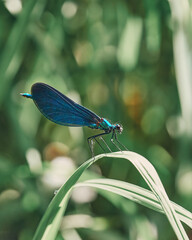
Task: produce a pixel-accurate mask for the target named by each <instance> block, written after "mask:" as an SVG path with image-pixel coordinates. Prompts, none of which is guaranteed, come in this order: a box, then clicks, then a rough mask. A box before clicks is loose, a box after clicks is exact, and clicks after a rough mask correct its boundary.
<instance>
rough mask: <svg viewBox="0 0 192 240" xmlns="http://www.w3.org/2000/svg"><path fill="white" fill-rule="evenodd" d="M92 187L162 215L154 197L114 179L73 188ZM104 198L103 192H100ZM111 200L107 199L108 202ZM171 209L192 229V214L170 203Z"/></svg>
mask: <svg viewBox="0 0 192 240" xmlns="http://www.w3.org/2000/svg"><path fill="white" fill-rule="evenodd" d="M84 186H88V187H93V188H97V189H102V190H106V191H109V192H112V193H115V194H117V195H119V196H122V197H125V198H127V199H130V200H132V201H134V202H137V203H139V204H141V205H143V206H146V207H148V208H151V209H153V210H155V211H158V212H161V213H164V211H163V209H162V206H161V204H160V203H159V201H158V200H157V198H156V197H155V195H154V194H153V193H152V192H151V191H149V190H147V189H144V188H142V187H139V186H136V185H134V184H131V183H127V182H123V181H119V180H114V179H105V178H101V179H91V180H88V181H85V182H82V183H77V184H76V185H75V187H84ZM102 193H103V195H104V197H105V196H106V195H105V194H104V191H102ZM110 200H111V198H110V199H109V201H110ZM171 203H172V205H173V208H174V209H175V211H176V212H177V214H178V216H179V219H180V220H181V221H182V222H184V223H185V224H187V225H188V226H189V227H190V228H191V229H192V213H191V212H189V211H187V210H186V209H184V208H183V207H181V206H179V205H178V204H176V203H174V202H171Z"/></svg>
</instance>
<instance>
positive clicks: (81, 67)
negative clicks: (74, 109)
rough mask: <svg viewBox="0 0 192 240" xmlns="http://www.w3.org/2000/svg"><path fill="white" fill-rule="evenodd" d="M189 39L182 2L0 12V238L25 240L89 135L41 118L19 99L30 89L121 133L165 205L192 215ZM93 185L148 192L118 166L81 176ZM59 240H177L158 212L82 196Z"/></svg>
mask: <svg viewBox="0 0 192 240" xmlns="http://www.w3.org/2000/svg"><path fill="white" fill-rule="evenodd" d="M191 40H192V33H191V7H190V2H188V1H187V0H185V1H174V0H172V1H170V2H168V1H166V0H163V1H160V0H156V1H154V0H143V1H133V0H130V1H126V0H118V1H116V0H110V1H109V0H104V1H103V0H89V1H87V0H81V1H75V0H74V1H63V0H62V1H61V0H59V1H53V0H40V1H37V0H28V1H20V0H5V1H1V2H0V136H1V138H0V239H4V240H9V239H11V240H12V239H13V240H14V239H19V240H28V239H32V237H33V235H34V232H35V230H36V228H37V226H38V223H39V221H40V219H41V217H42V216H43V214H44V212H45V210H46V208H47V206H48V204H49V202H50V201H51V199H52V198H53V196H54V191H55V190H56V189H58V187H59V186H61V184H63V183H64V182H65V181H66V179H67V178H68V177H69V176H70V175H71V174H72V173H73V171H74V170H75V169H76V168H77V166H78V165H80V164H81V163H83V162H84V161H86V160H87V159H89V158H90V156H91V154H90V151H89V148H88V145H87V140H86V139H87V138H88V137H89V136H91V135H94V134H96V133H97V131H94V130H92V129H88V128H68V127H63V126H59V125H56V124H54V123H51V122H50V121H48V120H47V119H45V118H44V117H43V116H42V115H41V114H40V112H39V111H38V110H37V108H36V107H35V105H34V103H33V102H32V101H31V100H29V99H24V98H22V97H21V96H20V95H19V93H20V92H30V88H31V86H32V84H34V83H35V82H44V83H47V84H49V85H51V86H53V87H55V88H57V89H58V90H60V91H61V92H63V93H64V94H66V95H67V96H69V97H70V98H72V99H73V100H75V101H76V102H78V103H80V104H82V105H84V106H86V107H87V108H89V109H91V110H92V111H94V112H96V113H97V114H98V115H99V116H101V117H105V118H107V119H109V120H111V122H112V123H116V122H118V123H120V124H122V125H123V127H124V131H123V133H122V134H121V135H120V136H119V139H120V141H121V142H122V143H123V144H124V145H126V146H127V148H128V149H129V150H131V151H135V152H137V153H139V154H141V155H143V156H145V157H146V158H148V159H149V160H150V161H151V163H152V164H153V165H154V167H155V168H156V170H157V172H158V174H159V176H160V178H161V180H162V182H163V184H164V186H165V189H166V191H167V193H168V196H169V197H170V199H171V200H172V201H174V202H176V203H178V204H180V205H181V206H183V207H185V208H186V209H188V210H190V211H192V159H191V156H192V155H191V146H192V144H191V143H192V142H191V140H192V121H191V120H192V107H191V103H192V94H191V92H192V73H191V69H192V60H191V46H192V45H191V43H192V41H191ZM105 139H106V141H107V142H108V144H109V145H110V147H111V148H112V149H113V150H114V151H116V149H115V148H114V147H113V146H111V144H110V136H108V137H106V138H105ZM94 148H95V154H99V153H102V149H100V148H99V147H98V146H97V145H96V144H95V146H94ZM100 175H102V176H105V177H108V178H115V179H120V180H123V181H128V182H131V183H134V184H138V185H140V186H142V187H146V185H145V184H144V183H143V180H142V179H141V177H140V176H139V174H138V173H137V171H136V170H135V169H134V168H133V166H131V165H129V164H127V162H126V161H123V160H119V162H117V161H113V160H111V159H103V160H101V161H100V162H99V163H97V164H95V166H94V167H92V168H91V169H90V170H89V171H88V172H87V176H89V177H93V176H94V177H95V176H96V177H97V176H100ZM84 177H85V178H86V176H84ZM105 195H107V194H106V193H105ZM114 199H116V200H115V202H116V205H115V204H114ZM186 230H187V232H188V234H189V236H191V238H192V232H191V231H190V230H189V229H187V228H186ZM57 239H67V240H68V239H69V240H70V239H73V240H76V239H93V240H96V239H101V240H102V239H112V240H113V239H120V240H121V239H122V240H123V239H131V240H134V239H144V240H145V239H147V240H149V239H164V240H166V239H168V240H170V239H176V237H175V235H174V233H173V230H172V229H171V227H170V224H169V223H168V221H167V219H166V217H165V216H163V215H161V214H160V213H156V212H154V211H152V210H149V209H147V208H145V207H142V206H139V205H138V204H135V203H133V202H131V201H128V200H125V199H122V198H118V197H116V196H114V195H107V197H105V196H103V195H99V194H97V193H96V192H95V191H94V190H93V189H89V188H82V189H79V190H78V189H77V190H75V191H74V193H73V195H72V199H71V201H70V204H69V206H68V208H67V213H66V216H65V217H64V218H63V222H62V226H61V230H60V233H59V234H58V237H57Z"/></svg>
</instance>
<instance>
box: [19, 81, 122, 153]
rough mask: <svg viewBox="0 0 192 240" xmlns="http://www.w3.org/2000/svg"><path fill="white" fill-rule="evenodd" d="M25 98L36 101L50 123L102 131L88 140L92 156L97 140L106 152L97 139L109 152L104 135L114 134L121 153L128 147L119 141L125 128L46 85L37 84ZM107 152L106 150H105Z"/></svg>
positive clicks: (24, 95) (23, 94)
mask: <svg viewBox="0 0 192 240" xmlns="http://www.w3.org/2000/svg"><path fill="white" fill-rule="evenodd" d="M21 95H22V96H23V97H26V98H30V99H32V100H33V101H34V103H35V104H36V106H37V107H38V109H39V110H40V112H41V113H42V114H43V115H44V116H45V117H46V118H48V119H49V120H50V121H52V122H55V123H57V124H60V125H64V126H72V127H83V126H87V127H89V128H92V129H100V130H103V131H104V132H102V133H100V134H97V135H94V136H91V137H89V138H88V139H87V141H88V144H89V147H90V150H91V153H92V156H94V151H93V141H94V140H95V141H96V142H97V143H98V144H99V146H100V147H101V148H102V149H103V150H104V148H103V147H102V145H101V144H100V143H99V141H98V140H97V139H96V138H98V137H99V138H100V139H102V141H103V142H104V143H105V145H106V147H107V148H108V150H109V151H111V149H110V147H109V146H108V144H107V143H106V142H105V140H104V139H103V138H102V137H103V136H104V135H106V134H109V133H112V136H111V142H112V143H113V144H114V145H115V146H116V147H117V148H118V150H120V151H121V148H120V147H119V146H122V147H123V148H125V149H126V147H125V146H124V145H123V144H122V143H120V142H119V140H118V139H117V132H118V133H121V132H122V131H123V127H122V126H121V125H120V124H111V123H110V122H109V121H108V120H107V119H105V118H101V117H99V116H98V115H97V114H95V113H94V112H92V111H91V110H89V109H87V108H85V107H83V106H81V105H79V104H77V103H75V102H74V101H73V100H71V99H70V98H68V97H67V96H65V95H64V94H62V93H61V92H59V91H58V90H56V89H55V88H53V87H51V86H49V85H47V84H45V83H35V84H34V85H32V87H31V94H29V93H21ZM104 151H105V150H104Z"/></svg>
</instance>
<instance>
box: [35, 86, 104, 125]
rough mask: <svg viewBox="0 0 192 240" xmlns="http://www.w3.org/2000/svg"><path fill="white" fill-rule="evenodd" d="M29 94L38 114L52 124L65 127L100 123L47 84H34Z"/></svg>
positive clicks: (93, 114) (89, 113)
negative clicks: (38, 111)
mask: <svg viewBox="0 0 192 240" xmlns="http://www.w3.org/2000/svg"><path fill="white" fill-rule="evenodd" d="M31 93H32V98H33V101H34V102H35V104H36V106H37V107H38V109H39V110H40V112H41V113H42V114H43V115H44V116H45V117H46V118H48V119H49V120H51V121H52V122H55V123H57V124H61V125H65V126H89V125H91V124H94V123H97V122H98V121H100V117H99V116H98V115H96V114H95V113H94V112H92V111H90V110H89V109H87V108H85V107H83V106H81V105H79V104H77V103H75V102H74V101H72V100H71V99H69V98H68V97H66V96H65V95H63V94H62V93H60V92H59V91H57V90H56V89H54V88H52V87H51V86H49V85H47V84H44V83H36V84H34V85H33V86H32V88H31Z"/></svg>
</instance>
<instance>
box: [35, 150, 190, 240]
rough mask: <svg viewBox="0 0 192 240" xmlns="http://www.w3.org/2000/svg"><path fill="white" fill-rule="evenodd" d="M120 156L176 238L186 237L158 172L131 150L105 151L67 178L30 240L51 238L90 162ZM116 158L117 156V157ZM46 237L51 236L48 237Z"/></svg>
mask: <svg viewBox="0 0 192 240" xmlns="http://www.w3.org/2000/svg"><path fill="white" fill-rule="evenodd" d="M104 156H105V157H112V158H124V159H127V160H128V161H130V162H131V163H132V164H133V165H134V166H135V167H136V169H137V170H138V171H139V172H140V174H141V176H142V177H143V179H144V180H145V182H146V183H147V184H148V186H149V187H150V188H151V190H152V192H153V193H154V195H155V197H156V199H157V200H158V202H159V204H161V206H162V209H163V211H164V213H165V214H166V216H167V218H168V220H169V222H170V224H171V226H172V228H173V230H174V232H175V234H176V235H177V238H178V239H188V237H187V234H186V232H185V230H184V228H183V226H182V224H181V222H180V220H179V217H178V215H177V214H176V212H175V210H174V208H173V206H172V203H171V202H170V200H169V198H168V196H167V194H166V192H165V190H164V187H163V185H162V183H161V181H160V179H159V177H158V174H157V172H156V170H155V169H154V167H153V166H152V165H151V163H150V162H149V161H148V160H147V159H146V158H144V157H142V156H141V155H139V154H137V153H134V152H128V151H125V152H115V153H109V154H102V155H98V156H96V157H95V158H92V159H90V160H88V161H86V162H85V163H84V164H82V165H81V166H80V167H79V168H78V169H77V170H76V171H75V173H74V174H73V175H72V176H71V177H70V178H69V179H68V181H67V182H66V183H65V184H64V185H63V186H62V187H61V188H60V190H59V191H58V193H57V194H56V196H55V197H54V198H53V200H52V201H51V203H50V205H49V207H48V209H47V211H46V213H45V215H44V216H43V218H42V220H41V222H40V224H39V227H38V228H37V231H36V234H35V236H34V239H35V240H36V239H46V240H47V239H53V238H54V237H55V236H56V233H57V231H58V229H59V227H60V222H61V219H62V215H63V213H64V211H65V208H66V204H67V202H68V199H69V195H70V191H71V189H72V188H73V186H74V185H75V184H76V182H77V181H78V180H79V178H80V176H81V175H82V174H83V172H84V171H85V170H86V169H87V168H88V167H89V166H90V165H91V164H93V163H94V162H96V161H97V160H99V159H100V158H102V157H104ZM118 161H119V159H118ZM50 236H51V237H52V238H50Z"/></svg>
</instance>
